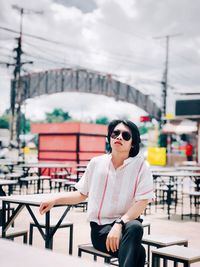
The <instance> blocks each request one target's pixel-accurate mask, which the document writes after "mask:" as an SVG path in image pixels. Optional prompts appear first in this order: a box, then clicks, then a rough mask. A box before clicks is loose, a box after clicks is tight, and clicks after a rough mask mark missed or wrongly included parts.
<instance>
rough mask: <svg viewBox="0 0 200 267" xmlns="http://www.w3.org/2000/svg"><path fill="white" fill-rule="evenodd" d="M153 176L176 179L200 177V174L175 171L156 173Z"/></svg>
mask: <svg viewBox="0 0 200 267" xmlns="http://www.w3.org/2000/svg"><path fill="white" fill-rule="evenodd" d="M153 176H166V177H167V176H174V177H200V173H195V172H183V171H182V172H181V171H174V172H155V173H153Z"/></svg>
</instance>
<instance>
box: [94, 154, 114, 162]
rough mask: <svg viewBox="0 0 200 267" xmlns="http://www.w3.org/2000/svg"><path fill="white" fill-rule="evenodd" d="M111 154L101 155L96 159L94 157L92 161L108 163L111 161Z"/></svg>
mask: <svg viewBox="0 0 200 267" xmlns="http://www.w3.org/2000/svg"><path fill="white" fill-rule="evenodd" d="M110 157H111V156H110V154H103V155H99V156H96V157H93V158H92V159H91V161H92V162H102V161H107V160H109V159H110Z"/></svg>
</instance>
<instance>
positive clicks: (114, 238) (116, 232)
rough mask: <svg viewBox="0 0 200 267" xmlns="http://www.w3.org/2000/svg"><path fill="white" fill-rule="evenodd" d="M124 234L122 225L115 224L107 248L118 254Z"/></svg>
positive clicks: (107, 241) (108, 237)
mask: <svg viewBox="0 0 200 267" xmlns="http://www.w3.org/2000/svg"><path fill="white" fill-rule="evenodd" d="M121 234H122V225H120V224H116V223H115V224H114V225H113V227H112V229H111V230H110V232H109V234H108V236H107V239H106V248H107V250H108V251H110V250H111V251H112V252H116V251H117V250H118V249H119V241H120V239H121Z"/></svg>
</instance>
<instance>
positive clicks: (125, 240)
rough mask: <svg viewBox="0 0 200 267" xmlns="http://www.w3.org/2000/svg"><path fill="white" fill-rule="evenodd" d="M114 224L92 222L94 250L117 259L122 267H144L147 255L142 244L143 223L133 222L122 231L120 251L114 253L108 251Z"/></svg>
mask: <svg viewBox="0 0 200 267" xmlns="http://www.w3.org/2000/svg"><path fill="white" fill-rule="evenodd" d="M113 224H114V223H112V224H105V225H98V224H97V223H95V222H90V226H91V240H92V244H93V246H94V248H96V249H98V250H100V251H102V252H106V253H109V254H111V255H112V256H114V257H117V258H118V260H119V266H120V267H144V265H145V257H146V253H145V249H144V247H143V246H142V244H141V240H142V236H143V226H142V224H141V222H140V221H139V220H133V221H130V222H128V223H126V225H125V228H124V229H123V231H122V238H121V240H120V244H119V250H118V251H116V252H114V253H113V252H112V251H109V252H108V251H107V249H106V238H107V235H108V233H109V232H110V230H111V228H112V226H113Z"/></svg>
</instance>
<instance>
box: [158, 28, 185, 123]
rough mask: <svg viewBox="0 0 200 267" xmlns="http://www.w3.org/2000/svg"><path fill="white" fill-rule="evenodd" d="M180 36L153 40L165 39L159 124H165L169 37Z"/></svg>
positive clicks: (167, 36)
mask: <svg viewBox="0 0 200 267" xmlns="http://www.w3.org/2000/svg"><path fill="white" fill-rule="evenodd" d="M179 35H181V34H179V33H177V34H171V35H166V36H160V37H154V39H163V38H165V39H166V57H165V68H164V73H163V80H162V81H161V84H162V87H163V88H162V97H163V105H162V115H161V124H165V123H166V120H165V116H166V106H167V93H168V72H169V41H170V38H171V37H177V36H179Z"/></svg>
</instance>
